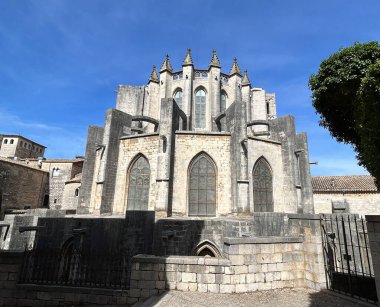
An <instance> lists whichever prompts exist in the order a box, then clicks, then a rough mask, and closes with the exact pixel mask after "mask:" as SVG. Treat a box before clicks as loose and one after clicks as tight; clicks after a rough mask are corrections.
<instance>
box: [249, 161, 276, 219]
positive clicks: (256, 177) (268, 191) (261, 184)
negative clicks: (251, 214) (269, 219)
mask: <svg viewBox="0 0 380 307" xmlns="http://www.w3.org/2000/svg"><path fill="white" fill-rule="evenodd" d="M252 178H253V204H254V210H255V212H273V178H272V171H271V169H270V167H269V164H268V162H267V161H266V160H265V159H264V158H260V159H259V160H257V162H256V164H255V166H254V168H253V175H252Z"/></svg>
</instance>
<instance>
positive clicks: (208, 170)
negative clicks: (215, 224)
mask: <svg viewBox="0 0 380 307" xmlns="http://www.w3.org/2000/svg"><path fill="white" fill-rule="evenodd" d="M189 174H190V178H189V215H190V216H215V215H216V170H215V166H214V163H213V162H212V161H211V159H210V158H209V157H208V156H207V155H205V154H201V155H199V156H198V157H196V158H195V160H194V161H193V162H192V163H191V165H190V172H189Z"/></svg>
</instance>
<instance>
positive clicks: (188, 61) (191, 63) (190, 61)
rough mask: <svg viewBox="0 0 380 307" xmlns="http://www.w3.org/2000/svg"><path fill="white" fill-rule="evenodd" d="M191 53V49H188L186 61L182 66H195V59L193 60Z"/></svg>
mask: <svg viewBox="0 0 380 307" xmlns="http://www.w3.org/2000/svg"><path fill="white" fill-rule="evenodd" d="M190 51H191V50H190V48H187V54H186V56H185V59H184V60H183V62H182V66H188V65H193V59H192V58H191V54H190Z"/></svg>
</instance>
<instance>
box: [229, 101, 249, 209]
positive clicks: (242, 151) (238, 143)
mask: <svg viewBox="0 0 380 307" xmlns="http://www.w3.org/2000/svg"><path fill="white" fill-rule="evenodd" d="M226 126H227V131H230V132H231V152H232V154H231V169H232V172H231V187H232V189H231V190H232V208H231V211H232V212H233V213H238V212H239V213H243V212H248V211H249V180H248V159H247V155H248V152H247V147H246V140H247V133H246V131H247V130H246V126H247V122H246V113H245V104H244V102H242V101H241V100H240V101H235V102H234V103H233V104H231V105H230V107H229V108H228V109H227V111H226Z"/></svg>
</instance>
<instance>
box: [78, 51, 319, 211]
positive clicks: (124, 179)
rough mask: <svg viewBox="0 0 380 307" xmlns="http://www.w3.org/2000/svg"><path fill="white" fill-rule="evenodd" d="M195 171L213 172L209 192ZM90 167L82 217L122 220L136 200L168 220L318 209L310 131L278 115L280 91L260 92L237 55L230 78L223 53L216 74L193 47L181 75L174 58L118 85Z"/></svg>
mask: <svg viewBox="0 0 380 307" xmlns="http://www.w3.org/2000/svg"><path fill="white" fill-rule="evenodd" d="M140 158H141V159H140ZM138 160H139V161H140V162H139V163H137V161H138ZM198 160H199V161H200V162H199V163H197V161H198ZM259 162H260V163H259ZM141 163H144V164H145V165H147V166H146V172H148V173H147V175H144V176H145V177H144V176H143V177H144V178H145V179H144V180H145V181H146V184H143V183H141V182H143V181H144V180H143V179H142V178H143V177H141V178H140V177H138V176H139V175H138V176H137V177H138V178H137V179H136V180H137V182H140V186H138V184H139V183H135V181H134V179H133V178H132V177H133V176H135V175H134V174H135V173H134V172H136V171H137V172H141V170H134V169H133V167H134V166H135V164H136V165H137V164H139V165H140V164H141ZM206 164H207V165H208V166H207V165H206ZM259 164H261V169H260V167H259V166H258V165H259ZM201 165H203V166H201ZM205 165H206V166H205ZM136 167H137V166H136ZM193 167H194V168H196V167H208V168H209V171H208V172H209V173H208V174H209V175H207V176H208V177H207V176H206V177H207V178H208V179H207V180H208V183H207V185H206V186H202V185H203V184H202V181H203V180H206V177H202V176H198V175H196V176H195V175H194V172H195V171H193V173H192V170H193ZM83 168H84V170H85V175H84V176H83V179H82V186H83V190H82V191H80V195H79V205H78V212H81V213H102V214H121V213H123V212H125V210H131V209H132V207H133V208H134V206H135V205H130V206H128V199H130V202H131V203H132V202H133V203H134V204H138V206H141V208H142V207H143V208H144V209H143V210H152V211H155V212H156V214H157V216H159V217H167V216H183V217H184V216H190V215H191V216H194V215H198V216H210V217H212V216H213V217H220V216H229V215H250V214H252V213H253V212H257V211H272V212H287V213H314V205H313V197H312V188H311V179H310V170H309V162H308V149H307V140H306V135H305V134H302V133H301V134H298V133H296V131H295V124H294V118H293V117H290V116H287V117H282V118H277V117H276V101H275V96H274V94H268V93H266V92H265V91H264V90H263V89H261V88H255V87H251V83H250V81H249V78H248V74H247V72H246V71H245V72H244V75H243V74H242V72H241V70H240V68H239V65H238V63H237V61H236V59H235V60H234V62H233V65H232V68H231V70H230V73H229V74H225V73H222V72H221V65H220V63H219V60H218V58H217V55H216V52H215V51H214V52H213V55H212V59H211V62H210V65H209V67H208V69H197V68H195V67H194V64H193V62H192V59H191V54H190V51H189V50H188V53H187V54H186V57H185V60H184V62H183V65H182V70H181V71H176V72H175V71H173V68H172V66H171V63H170V60H169V57H166V58H165V60H164V63H163V64H162V67H161V69H160V74H159V75H158V73H157V71H156V68H155V67H154V68H153V71H152V74H151V76H150V78H149V81H148V84H147V85H146V86H127V85H126V86H124V85H121V86H119V88H118V94H117V101H116V109H110V110H108V111H107V112H106V120H105V126H104V128H101V127H90V128H89V136H88V139H87V147H86V158H85V161H84V166H83ZM200 171H201V172H202V170H200ZM144 174H145V173H144ZM194 176H195V177H194ZM260 176H261V177H260ZM264 177H265V178H266V179H264ZM191 178H193V179H191ZM194 178H195V179H194ZM140 179H141V180H140ZM139 180H140V181H139ZM191 180H193V181H191ZM196 180H198V183H197V181H196ZM148 181H149V186H148ZM191 182H192V183H191ZM131 184H132V187H131ZM197 184H199V185H198V186H197V187H195V185H197ZM260 184H262V185H263V184H264V186H260ZM134 191H140V192H141V193H143V195H144V196H143V198H142V200H136V199H135V198H134V197H135V196H134V195H135V194H134V193H135V192H134ZM140 192H139V193H140ZM136 193H137V192H136ZM206 194H207V195H206ZM255 199H256V204H255ZM206 207H207V210H208V211H207V212H206V209H205V208H206Z"/></svg>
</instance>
